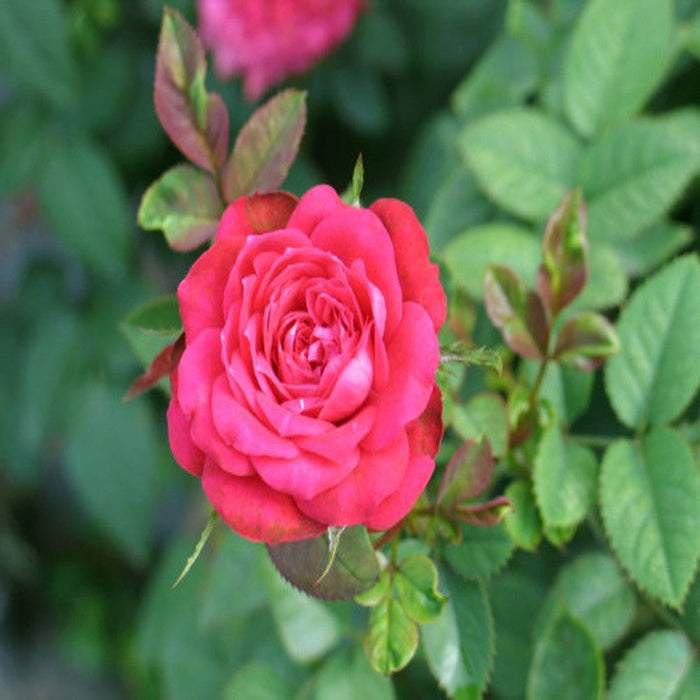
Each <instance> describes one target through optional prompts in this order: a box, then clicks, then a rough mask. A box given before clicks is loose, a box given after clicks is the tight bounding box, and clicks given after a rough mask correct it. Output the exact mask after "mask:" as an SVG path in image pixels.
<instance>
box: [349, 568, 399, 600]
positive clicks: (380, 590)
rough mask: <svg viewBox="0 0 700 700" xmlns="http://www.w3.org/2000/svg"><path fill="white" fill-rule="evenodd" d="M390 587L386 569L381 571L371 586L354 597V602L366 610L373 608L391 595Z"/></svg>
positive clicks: (390, 583) (389, 578) (390, 580)
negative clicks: (366, 608)
mask: <svg viewBox="0 0 700 700" xmlns="http://www.w3.org/2000/svg"><path fill="white" fill-rule="evenodd" d="M391 585H392V579H391V576H390V575H389V572H388V571H387V570H386V569H383V570H382V571H381V573H380V574H379V579H378V580H377V582H376V583H375V584H374V585H373V586H371V587H370V588H368V589H367V590H366V591H363V592H362V593H358V594H357V595H356V596H355V602H356V603H359V604H360V605H364V606H365V607H368V608H371V607H374V606H375V605H378V604H379V603H380V602H381V601H382V600H384V598H386V597H387V596H388V595H389V594H390V593H391Z"/></svg>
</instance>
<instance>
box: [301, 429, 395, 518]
mask: <svg viewBox="0 0 700 700" xmlns="http://www.w3.org/2000/svg"><path fill="white" fill-rule="evenodd" d="M408 461H409V443H408V439H407V437H406V433H405V432H401V433H400V434H399V436H398V437H397V438H396V440H394V442H393V443H392V444H391V445H389V446H388V447H387V448H385V449H383V450H380V451H379V452H365V451H363V452H362V457H361V458H360V462H359V463H358V465H357V466H356V467H355V469H353V471H352V473H351V474H349V475H348V477H347V478H346V479H343V481H341V482H340V483H339V484H338V485H337V486H334V487H333V488H330V489H327V490H326V491H323V492H322V493H319V494H318V495H317V496H316V497H315V498H312V499H306V500H301V499H297V504H298V505H299V508H301V510H302V511H303V512H304V513H306V514H307V515H308V516H309V517H311V518H313V519H314V520H319V521H320V522H325V523H328V524H329V525H336V526H343V525H347V526H350V525H358V524H360V523H364V522H365V521H366V520H367V519H368V518H370V517H372V516H373V515H374V513H375V512H376V509H377V506H378V505H379V504H380V503H381V502H382V501H384V500H385V499H386V498H387V496H388V495H389V494H391V493H393V492H394V491H395V490H396V489H398V488H399V487H400V486H401V484H402V482H403V480H404V476H405V474H406V469H407V467H408Z"/></svg>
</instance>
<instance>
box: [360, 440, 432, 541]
mask: <svg viewBox="0 0 700 700" xmlns="http://www.w3.org/2000/svg"><path fill="white" fill-rule="evenodd" d="M434 470H435V460H434V459H433V458H432V457H428V456H427V455H422V454H412V455H411V456H410V458H409V460H408V469H406V475H405V477H404V480H403V482H402V483H401V486H400V487H399V488H398V489H397V490H396V491H395V492H394V493H392V494H391V495H390V496H387V498H385V499H384V500H383V501H382V502H381V503H380V504H379V506H378V507H377V509H376V511H375V513H374V515H372V517H370V518H368V519H367V520H365V522H364V524H365V525H366V526H367V527H368V528H369V529H370V530H388V529H389V528H390V527H392V526H394V525H396V523H398V522H399V520H401V518H403V517H404V516H406V515H408V513H409V512H410V511H411V508H413V505H414V503H415V502H416V501H417V500H418V496H420V495H421V493H423V491H424V489H425V487H426V486H427V485H428V481H430V477H431V476H432V474H433V471H434Z"/></svg>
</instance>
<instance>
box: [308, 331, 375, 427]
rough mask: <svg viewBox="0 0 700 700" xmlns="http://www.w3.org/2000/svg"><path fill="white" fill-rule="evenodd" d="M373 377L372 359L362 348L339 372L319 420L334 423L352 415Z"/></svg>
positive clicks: (367, 390)
mask: <svg viewBox="0 0 700 700" xmlns="http://www.w3.org/2000/svg"><path fill="white" fill-rule="evenodd" d="M365 342H366V341H365ZM373 376H374V375H373V373H372V358H371V357H370V354H369V352H368V351H367V348H366V347H364V348H362V349H361V350H360V351H359V352H358V353H357V355H356V356H355V357H353V358H352V359H351V360H350V361H349V362H347V363H346V365H345V366H344V367H343V369H342V370H341V371H340V374H339V375H338V378H337V379H336V381H335V385H334V386H333V389H332V390H331V393H330V396H329V397H328V399H327V400H326V403H325V404H324V406H323V408H322V409H321V413H320V414H319V418H321V419H322V420H327V421H330V422H332V423H335V422H337V421H339V420H343V419H345V418H347V417H348V416H350V415H352V414H353V413H354V412H355V411H356V410H357V409H358V408H359V407H360V406H361V405H362V404H363V403H364V401H365V399H366V398H367V395H368V394H369V390H370V387H371V386H372V379H373Z"/></svg>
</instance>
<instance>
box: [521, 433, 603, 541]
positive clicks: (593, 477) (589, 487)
mask: <svg viewBox="0 0 700 700" xmlns="http://www.w3.org/2000/svg"><path fill="white" fill-rule="evenodd" d="M597 466H598V464H597V461H596V458H595V454H594V453H593V452H592V451H591V450H590V449H589V448H587V447H584V446H583V445H578V444H576V443H564V437H563V435H562V432H561V428H560V427H559V426H558V425H557V424H556V423H552V424H551V425H549V426H548V427H547V428H546V430H545V431H544V433H543V434H542V438H541V440H540V443H539V445H538V448H537V456H536V457H535V468H534V472H533V478H534V489H535V496H536V498H537V505H538V507H539V509H540V513H541V514H542V520H543V521H544V524H545V527H547V528H569V527H573V526H575V525H578V523H580V522H581V520H583V518H585V517H586V513H588V511H589V509H590V508H591V506H592V505H593V503H594V502H595V494H596V485H597V476H598V473H597V472H598V470H597Z"/></svg>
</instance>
